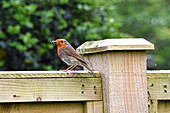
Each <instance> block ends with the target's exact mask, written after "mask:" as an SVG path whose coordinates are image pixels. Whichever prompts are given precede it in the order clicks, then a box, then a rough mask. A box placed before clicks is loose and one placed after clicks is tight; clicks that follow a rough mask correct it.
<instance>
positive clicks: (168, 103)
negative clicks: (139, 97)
mask: <svg viewBox="0 0 170 113" xmlns="http://www.w3.org/2000/svg"><path fill="white" fill-rule="evenodd" d="M158 113H170V100H159V101H158Z"/></svg>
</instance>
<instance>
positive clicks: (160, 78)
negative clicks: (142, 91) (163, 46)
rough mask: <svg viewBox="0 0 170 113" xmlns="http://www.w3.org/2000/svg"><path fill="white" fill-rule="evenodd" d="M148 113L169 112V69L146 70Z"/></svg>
mask: <svg viewBox="0 0 170 113" xmlns="http://www.w3.org/2000/svg"><path fill="white" fill-rule="evenodd" d="M147 78H148V79H147V81H148V98H149V112H150V113H170V70H157V71H148V72H147Z"/></svg>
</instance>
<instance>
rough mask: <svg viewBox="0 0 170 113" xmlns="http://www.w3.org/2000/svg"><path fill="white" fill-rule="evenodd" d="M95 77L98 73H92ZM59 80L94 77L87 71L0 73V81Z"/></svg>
mask: <svg viewBox="0 0 170 113" xmlns="http://www.w3.org/2000/svg"><path fill="white" fill-rule="evenodd" d="M94 73H95V74H96V77H100V73H99V72H97V71H94ZM56 77H57V78H60V77H62V78H63V77H74V78H76V77H81V78H82V77H94V76H93V74H92V73H90V72H89V71H68V72H63V71H0V79H1V78H2V79H3V78H56Z"/></svg>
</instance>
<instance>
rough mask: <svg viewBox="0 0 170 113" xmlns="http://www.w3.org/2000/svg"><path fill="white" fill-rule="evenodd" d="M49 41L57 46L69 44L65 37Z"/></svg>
mask: <svg viewBox="0 0 170 113" xmlns="http://www.w3.org/2000/svg"><path fill="white" fill-rule="evenodd" d="M51 43H53V44H56V45H57V46H58V47H66V46H67V45H69V43H68V42H67V41H66V40H65V39H57V40H52V41H51Z"/></svg>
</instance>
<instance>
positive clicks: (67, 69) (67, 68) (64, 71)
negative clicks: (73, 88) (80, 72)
mask: <svg viewBox="0 0 170 113" xmlns="http://www.w3.org/2000/svg"><path fill="white" fill-rule="evenodd" d="M73 66H74V65H71V66H70V67H68V68H67V69H66V70H61V71H64V72H67V71H68V70H69V69H70V68H72V67H73Z"/></svg>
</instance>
